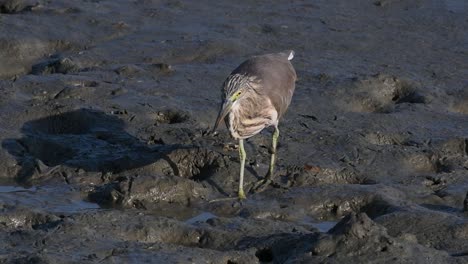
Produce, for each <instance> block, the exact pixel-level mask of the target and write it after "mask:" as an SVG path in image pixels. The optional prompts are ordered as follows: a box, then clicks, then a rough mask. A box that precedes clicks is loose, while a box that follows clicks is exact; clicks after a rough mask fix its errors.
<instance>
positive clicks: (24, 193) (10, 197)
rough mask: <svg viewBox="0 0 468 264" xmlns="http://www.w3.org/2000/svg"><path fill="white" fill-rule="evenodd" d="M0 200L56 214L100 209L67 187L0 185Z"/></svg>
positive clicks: (76, 191)
mask: <svg viewBox="0 0 468 264" xmlns="http://www.w3.org/2000/svg"><path fill="white" fill-rule="evenodd" d="M0 200H1V201H2V202H4V203H6V204H13V205H17V206H24V207H29V208H36V209H42V210H45V211H47V212H57V213H75V212H79V211H83V210H90V209H99V208H100V207H99V205H97V204H95V203H90V202H87V201H85V200H84V199H83V197H81V195H80V192H79V191H78V190H74V189H73V188H70V187H69V186H53V187H52V186H36V187H31V188H26V187H22V186H15V185H2V186H0Z"/></svg>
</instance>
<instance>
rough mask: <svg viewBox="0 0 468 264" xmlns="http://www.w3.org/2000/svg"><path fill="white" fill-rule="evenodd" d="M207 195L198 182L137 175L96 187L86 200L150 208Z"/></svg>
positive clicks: (202, 197)
mask: <svg viewBox="0 0 468 264" xmlns="http://www.w3.org/2000/svg"><path fill="white" fill-rule="evenodd" d="M209 193H210V190H209V189H208V188H206V187H203V186H202V185H201V184H200V183H197V182H194V181H191V180H188V179H184V178H180V177H168V176H137V177H134V178H123V179H119V180H117V181H115V182H111V183H109V184H105V185H103V186H99V187H97V188H96V189H95V190H94V191H92V192H91V193H90V194H89V198H90V200H91V201H94V202H97V203H99V204H102V205H104V206H115V207H124V208H139V209H151V208H153V207H155V206H157V203H160V202H166V203H178V204H190V202H191V201H193V200H197V199H205V198H206V197H207V196H208V195H209Z"/></svg>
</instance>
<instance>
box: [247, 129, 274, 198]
mask: <svg viewBox="0 0 468 264" xmlns="http://www.w3.org/2000/svg"><path fill="white" fill-rule="evenodd" d="M278 137H279V129H278V127H277V126H275V132H273V137H272V142H271V160H270V168H269V170H268V173H267V175H266V176H265V177H264V178H263V179H261V180H259V181H258V182H256V183H255V184H254V186H253V187H252V188H251V189H250V191H251V192H259V191H261V190H263V189H265V188H266V187H267V186H268V185H270V184H272V182H273V181H272V178H273V173H274V171H275V161H276V145H277V143H278Z"/></svg>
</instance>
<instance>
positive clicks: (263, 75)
mask: <svg viewBox="0 0 468 264" xmlns="http://www.w3.org/2000/svg"><path fill="white" fill-rule="evenodd" d="M293 56H294V52H293V51H286V52H280V53H272V54H266V55H261V56H254V57H252V58H250V59H248V60H246V61H245V62H243V63H242V64H241V65H239V67H237V68H236V69H235V70H234V71H233V72H232V73H231V75H234V74H242V75H245V76H249V77H250V76H251V77H256V78H257V79H259V81H260V82H261V85H260V86H259V87H260V88H259V90H257V92H259V93H260V94H262V95H266V96H268V98H269V99H270V100H271V102H272V104H273V106H274V107H275V108H276V111H277V112H278V119H279V118H280V117H281V116H282V115H283V114H284V113H285V112H286V109H287V108H288V106H289V104H290V103H291V98H292V95H293V93H294V88H295V82H296V78H297V77H296V71H295V70H294V67H293V66H292V64H291V62H290V60H291V59H292V58H293Z"/></svg>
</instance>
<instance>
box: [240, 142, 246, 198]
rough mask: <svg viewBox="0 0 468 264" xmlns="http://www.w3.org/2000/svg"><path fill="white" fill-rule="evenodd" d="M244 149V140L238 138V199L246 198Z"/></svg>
mask: <svg viewBox="0 0 468 264" xmlns="http://www.w3.org/2000/svg"><path fill="white" fill-rule="evenodd" d="M245 157H246V154H245V149H244V140H243V139H239V159H240V174H239V175H240V176H239V199H245V198H247V197H246V196H245V193H244V167H245Z"/></svg>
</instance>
